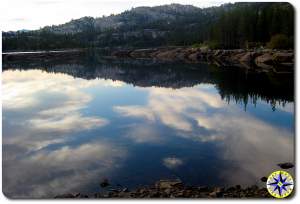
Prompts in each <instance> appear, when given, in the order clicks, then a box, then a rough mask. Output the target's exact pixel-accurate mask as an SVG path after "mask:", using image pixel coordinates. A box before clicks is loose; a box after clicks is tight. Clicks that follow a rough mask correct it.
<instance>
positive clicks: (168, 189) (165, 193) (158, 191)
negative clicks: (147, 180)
mask: <svg viewBox="0 0 300 204" xmlns="http://www.w3.org/2000/svg"><path fill="white" fill-rule="evenodd" d="M107 185H108V184H107ZM102 187H103V186H102ZM103 188H104V189H105V188H107V190H106V192H98V193H94V194H82V193H74V194H72V193H66V194H61V195H57V196H55V198H57V199H66V198H69V199H73V198H79V199H80V198H91V199H96V198H110V199H114V198H124V199H135V198H137V199H147V198H162V199H172V198H185V199H195V198H196V199H197V198H271V199H272V198H273V197H272V196H271V195H270V194H269V192H268V190H267V188H259V187H258V186H256V185H253V186H249V187H246V188H242V187H241V186H240V185H236V186H232V187H228V188H223V187H208V186H186V185H184V184H183V183H182V182H181V181H180V180H159V181H157V182H156V183H155V184H154V185H152V186H146V187H139V188H137V189H135V190H131V191H130V190H128V188H125V187H121V188H109V187H108V186H105V187H103ZM273 199H274V198H273Z"/></svg>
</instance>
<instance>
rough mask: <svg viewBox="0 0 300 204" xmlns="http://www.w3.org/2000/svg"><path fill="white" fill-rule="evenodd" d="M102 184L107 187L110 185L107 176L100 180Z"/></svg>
mask: <svg viewBox="0 0 300 204" xmlns="http://www.w3.org/2000/svg"><path fill="white" fill-rule="evenodd" d="M100 186H101V187H102V188H105V187H107V186H109V182H108V179H107V178H104V179H103V180H102V181H101V182H100Z"/></svg>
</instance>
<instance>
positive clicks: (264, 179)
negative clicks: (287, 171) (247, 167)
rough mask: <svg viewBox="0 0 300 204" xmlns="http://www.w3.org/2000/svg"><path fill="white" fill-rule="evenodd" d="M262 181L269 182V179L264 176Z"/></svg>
mask: <svg viewBox="0 0 300 204" xmlns="http://www.w3.org/2000/svg"><path fill="white" fill-rule="evenodd" d="M260 180H261V181H262V182H267V180H268V178H267V177H265V176H264V177H261V178H260Z"/></svg>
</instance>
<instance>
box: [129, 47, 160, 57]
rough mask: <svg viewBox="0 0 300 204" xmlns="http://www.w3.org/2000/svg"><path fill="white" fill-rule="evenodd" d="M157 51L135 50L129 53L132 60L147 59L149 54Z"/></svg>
mask: <svg viewBox="0 0 300 204" xmlns="http://www.w3.org/2000/svg"><path fill="white" fill-rule="evenodd" d="M156 51H157V49H137V50H134V51H132V52H131V53H130V56H131V57H134V58H149V57H151V54H152V53H154V52H156Z"/></svg>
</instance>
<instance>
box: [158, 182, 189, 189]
mask: <svg viewBox="0 0 300 204" xmlns="http://www.w3.org/2000/svg"><path fill="white" fill-rule="evenodd" d="M182 186H183V184H182V182H181V181H180V180H160V181H158V182H157V183H156V184H155V187H156V188H159V189H166V188H180V187H182Z"/></svg>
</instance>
